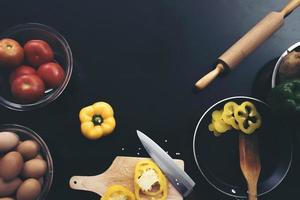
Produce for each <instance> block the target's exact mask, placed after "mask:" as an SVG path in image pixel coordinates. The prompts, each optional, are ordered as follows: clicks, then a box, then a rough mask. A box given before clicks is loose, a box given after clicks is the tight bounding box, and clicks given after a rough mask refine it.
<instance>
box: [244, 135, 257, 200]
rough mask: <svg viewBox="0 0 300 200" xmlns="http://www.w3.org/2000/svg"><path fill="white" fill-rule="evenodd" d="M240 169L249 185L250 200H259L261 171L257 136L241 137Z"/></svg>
mask: <svg viewBox="0 0 300 200" xmlns="http://www.w3.org/2000/svg"><path fill="white" fill-rule="evenodd" d="M239 149H240V167H241V170H242V172H243V175H244V177H245V179H246V181H247V185H248V199H249V200H257V182H258V178H259V174H260V170H261V165H260V159H259V149H258V139H257V135H246V134H243V133H241V134H240V135H239Z"/></svg>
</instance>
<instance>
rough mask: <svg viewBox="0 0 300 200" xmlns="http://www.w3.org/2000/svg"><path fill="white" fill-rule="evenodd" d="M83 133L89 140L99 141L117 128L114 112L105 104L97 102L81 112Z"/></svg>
mask: <svg viewBox="0 0 300 200" xmlns="http://www.w3.org/2000/svg"><path fill="white" fill-rule="evenodd" d="M79 119H80V122H81V132H82V134H83V135H84V136H85V137H87V138H88V139H91V140H95V139H99V138H101V137H102V136H104V135H108V134H110V133H112V131H113V130H114V129H115V127H116V121H115V118H114V111H113V109H112V107H111V106H110V105H109V104H108V103H105V102H97V103H94V104H93V105H90V106H87V107H84V108H82V109H81V110H80V113H79Z"/></svg>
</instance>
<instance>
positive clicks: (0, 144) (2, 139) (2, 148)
mask: <svg viewBox="0 0 300 200" xmlns="http://www.w3.org/2000/svg"><path fill="white" fill-rule="evenodd" d="M18 144H19V136H17V135H16V134H15V133H12V132H0V153H1V152H7V151H10V150H12V149H13V148H15V147H16V146H17V145H18Z"/></svg>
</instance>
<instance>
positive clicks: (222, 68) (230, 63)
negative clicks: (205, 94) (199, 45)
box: [195, 0, 300, 89]
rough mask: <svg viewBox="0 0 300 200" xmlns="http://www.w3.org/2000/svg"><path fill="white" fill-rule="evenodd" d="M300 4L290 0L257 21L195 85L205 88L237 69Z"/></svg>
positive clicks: (299, 0)
mask: <svg viewBox="0 0 300 200" xmlns="http://www.w3.org/2000/svg"><path fill="white" fill-rule="evenodd" d="M298 6H300V0H290V1H289V3H288V4H287V5H286V6H285V7H284V8H282V9H281V11H280V12H276V11H274V12H270V13H269V14H268V15H267V16H266V17H265V18H263V19H262V20H261V21H260V22H259V23H257V24H256V25H255V26H254V27H253V28H252V29H251V30H250V31H249V32H248V33H246V34H245V35H244V36H243V37H242V38H241V39H240V40H238V41H237V42H236V43H235V44H234V45H232V46H231V47H230V48H229V49H228V50H227V51H226V52H225V53H223V54H222V55H221V56H220V57H219V58H218V60H217V62H216V66H215V69H214V70H212V71H211V72H209V73H208V74H206V75H205V76H203V77H202V78H201V79H200V80H199V81H197V83H196V84H195V86H196V87H197V88H198V89H204V88H205V87H206V86H207V85H208V84H210V83H211V82H212V81H213V80H214V79H215V78H216V77H217V76H218V75H219V74H221V73H224V72H229V71H231V70H233V69H235V68H236V67H237V66H238V65H239V64H240V63H241V62H242V61H243V60H244V59H245V58H246V57H247V56H248V55H250V54H251V53H252V52H253V51H255V49H257V48H258V47H259V46H260V45H261V44H262V43H263V42H264V41H266V40H267V39H268V38H269V37H270V36H271V35H272V34H273V33H274V32H275V31H277V30H278V29H279V28H280V27H281V26H282V25H283V23H284V18H285V17H287V16H288V15H289V14H290V13H291V12H292V11H293V10H294V9H296V8H297V7H298Z"/></svg>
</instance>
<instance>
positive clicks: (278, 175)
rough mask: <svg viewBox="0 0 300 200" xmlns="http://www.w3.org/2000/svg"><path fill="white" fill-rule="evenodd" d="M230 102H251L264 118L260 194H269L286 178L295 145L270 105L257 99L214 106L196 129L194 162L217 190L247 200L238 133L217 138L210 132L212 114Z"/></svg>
mask: <svg viewBox="0 0 300 200" xmlns="http://www.w3.org/2000/svg"><path fill="white" fill-rule="evenodd" d="M229 101H234V102H236V103H238V104H241V103H242V102H244V101H250V102H252V103H254V105H255V106H256V108H257V110H258V112H259V113H260V114H261V116H262V127H261V128H259V129H258V130H257V131H256V132H255V134H257V135H258V138H259V149H260V159H261V166H262V167H261V174H260V178H259V182H258V195H259V196H260V195H263V194H266V193H268V192H270V191H271V190H273V189H274V188H275V187H276V186H278V185H279V184H280V183H281V181H282V180H283V179H284V177H285V176H286V174H287V172H288V170H289V168H290V165H291V161H292V143H291V137H290V134H289V133H287V132H286V131H285V130H286V129H285V128H284V126H283V125H281V123H280V121H277V120H276V119H275V118H273V117H272V115H271V111H270V109H269V107H268V106H267V104H265V103H264V102H262V101H260V100H258V99H255V98H251V97H243V96H237V97H230V98H227V99H223V100H221V101H219V102H217V103H216V104H214V105H213V106H211V107H210V108H209V109H208V110H207V111H206V112H205V113H204V114H203V116H202V117H201V119H200V120H199V122H198V124H197V127H196V130H195V134H194V142H193V150H194V157H195V161H196V163H197V166H198V168H199V170H200V171H201V173H202V174H203V176H204V177H205V179H206V180H207V181H208V182H209V183H210V184H211V185H212V186H213V187H215V188H216V189H217V190H219V191H221V192H223V193H224V194H227V195H229V196H232V197H237V198H246V197H247V185H246V182H245V179H244V177H243V175H242V172H241V170H240V165H239V143H238V141H239V140H238V135H239V132H237V131H234V130H233V131H228V132H227V133H225V134H224V135H221V136H219V137H216V136H214V134H212V133H211V132H210V131H209V130H208V125H209V123H210V122H211V114H212V112H213V111H214V110H217V109H222V108H223V106H224V105H225V103H227V102H229Z"/></svg>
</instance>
